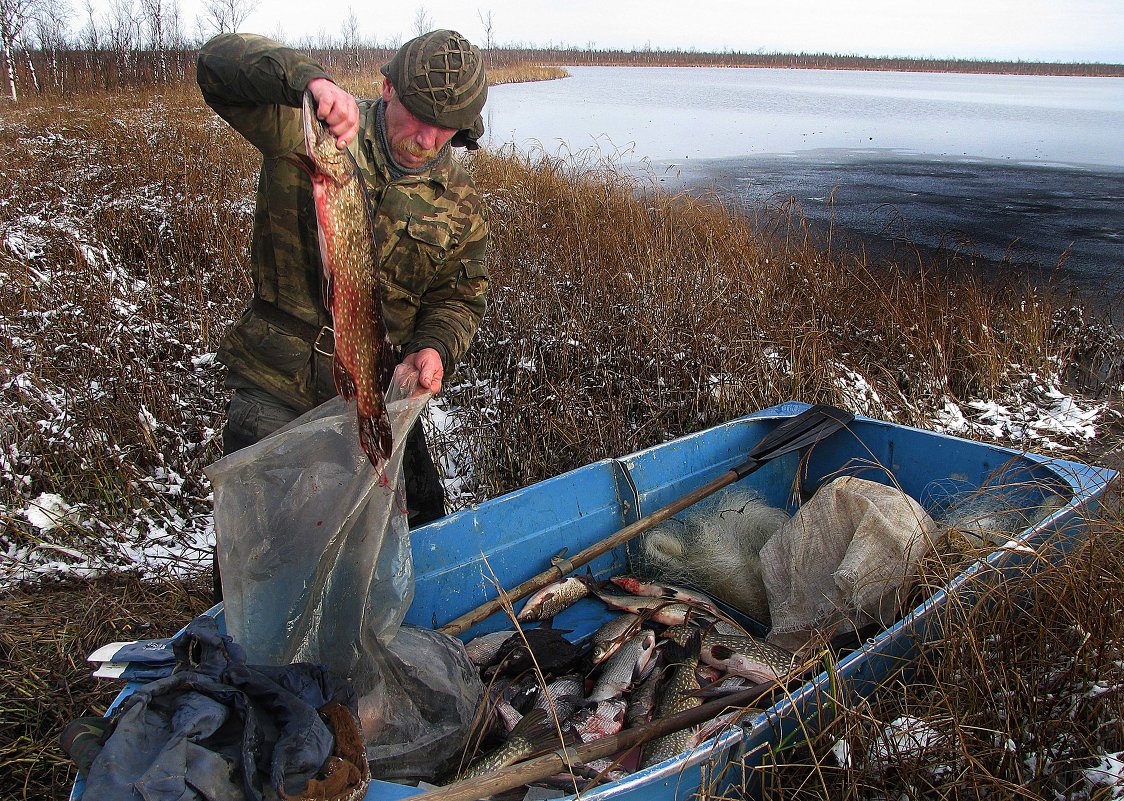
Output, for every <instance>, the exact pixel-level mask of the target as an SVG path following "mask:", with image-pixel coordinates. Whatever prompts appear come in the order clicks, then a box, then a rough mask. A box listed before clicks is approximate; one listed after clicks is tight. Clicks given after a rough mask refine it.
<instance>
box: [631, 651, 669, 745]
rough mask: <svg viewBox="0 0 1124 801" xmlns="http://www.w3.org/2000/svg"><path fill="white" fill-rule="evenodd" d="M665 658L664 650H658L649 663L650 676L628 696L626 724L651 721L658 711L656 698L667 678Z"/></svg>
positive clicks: (636, 724) (640, 723) (633, 724)
mask: <svg viewBox="0 0 1124 801" xmlns="http://www.w3.org/2000/svg"><path fill="white" fill-rule="evenodd" d="M663 658H664V657H663V652H662V651H659V650H657V651H656V655H655V656H654V657H652V662H651V664H650V665H649V667H650V668H651V670H650V671H649V672H648V676H647V677H646V678H645V679H643V680H642V681H641V682H640V683H639V684H638V685H636V688H635V689H634V690H633V691H632V693H631V694H629V696H628V710H627V711H626V712H625V724H626V725H628V726H629V727H630V728H631V727H634V726H640V725H643V724H645V723H648V722H650V721H651V720H652V715H654V714H655V712H656V699H657V698H658V696H659V691H660V687H662V686H663V682H664V678H665V671H664V666H663Z"/></svg>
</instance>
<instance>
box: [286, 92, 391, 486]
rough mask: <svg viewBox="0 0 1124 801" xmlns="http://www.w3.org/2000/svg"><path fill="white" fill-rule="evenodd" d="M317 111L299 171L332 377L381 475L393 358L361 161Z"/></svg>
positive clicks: (311, 107) (310, 102) (305, 112)
mask: <svg viewBox="0 0 1124 801" xmlns="http://www.w3.org/2000/svg"><path fill="white" fill-rule="evenodd" d="M315 104H316V101H315V100H314V99H313V97H312V94H311V93H310V92H305V94H304V103H303V106H302V109H301V120H302V123H303V125H304V142H305V148H306V149H307V151H308V159H307V163H306V162H305V160H303V159H302V160H299V163H300V164H301V165H302V166H303V168H304V169H305V170H306V171H307V172H308V174H309V175H310V176H311V178H312V197H313V200H314V201H315V204H316V223H317V228H318V229H319V238H320V255H321V261H322V262H323V265H324V278H325V287H326V289H325V305H327V307H328V308H329V309H330V310H331V312H332V327H333V329H334V332H335V337H334V338H335V357H334V359H333V377H334V379H335V383H336V390H337V391H338V392H339V393H340V395H342V396H343V397H344V399H345V400H349V401H350V400H352V399H353V398H354V399H355V406H356V409H357V412H358V416H359V445H360V447H362V448H363V452H364V453H366V454H367V458H368V459H370V460H371V464H373V465H374V466H375V468H376V469H378V468H379V467H380V465H381V464H382V463H384V462H385V461H386V459H387V458H388V457H389V456H390V452H391V450H392V447H393V443H392V441H391V430H390V418H389V417H388V415H387V413H386V406H385V404H384V402H383V391H384V389H385V387H386V386H388V384H389V382H390V376H391V373H392V372H393V370H394V356H393V352H392V350H391V345H390V341H389V340H388V339H387V335H386V323H385V322H384V321H383V317H382V295H381V292H380V291H379V268H378V264H377V263H376V260H375V236H374V227H373V225H372V220H371V209H370V201H369V199H368V197H367V189H366V186H365V185H364V183H363V177H362V175H361V174H360V172H359V167H358V166H357V165H356V163H355V157H354V156H352V154H351V153H350V152H349V151H348V150H346V149H342V150H341V149H340V148H339V147H337V145H336V137H335V136H333V135H332V133H331V132H330V131H329V130H328V127H327V126H326V125H325V124H324V123H323V122H321V121H320V120H319V119H318V118H317V117H316V107H315ZM294 161H296V160H294Z"/></svg>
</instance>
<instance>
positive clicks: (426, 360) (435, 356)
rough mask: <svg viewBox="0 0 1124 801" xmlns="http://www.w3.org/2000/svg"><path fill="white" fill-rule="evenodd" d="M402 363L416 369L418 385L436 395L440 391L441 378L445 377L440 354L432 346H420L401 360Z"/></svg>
mask: <svg viewBox="0 0 1124 801" xmlns="http://www.w3.org/2000/svg"><path fill="white" fill-rule="evenodd" d="M402 364H405V365H407V366H409V367H411V368H412V369H414V370H417V371H418V386H419V387H420V388H421V389H424V390H425V391H426V392H429V393H432V394H433V395H436V394H437V393H438V392H440V391H441V379H443V378H444V377H445V367H444V365H443V364H441V355H440V354H439V353H438V352H437V351H435V350H434V349H433V348H422V349H421V350H419V351H418V352H417V353H411V354H409V355H408V356H407V357H406V358H404V359H403V360H402Z"/></svg>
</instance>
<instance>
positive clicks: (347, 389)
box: [332, 359, 357, 400]
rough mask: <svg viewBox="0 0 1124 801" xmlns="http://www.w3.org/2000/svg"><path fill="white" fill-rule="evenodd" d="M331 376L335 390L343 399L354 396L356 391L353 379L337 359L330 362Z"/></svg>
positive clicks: (349, 398) (350, 398)
mask: <svg viewBox="0 0 1124 801" xmlns="http://www.w3.org/2000/svg"><path fill="white" fill-rule="evenodd" d="M332 378H333V379H334V380H335V382H336V392H338V393H340V396H342V397H343V399H344V400H352V399H353V398H354V397H355V395H356V392H357V390H356V387H355V379H354V378H352V377H351V373H349V372H347V368H346V367H344V366H343V363H342V362H340V360H339V359H336V360H335V362H333V364H332Z"/></svg>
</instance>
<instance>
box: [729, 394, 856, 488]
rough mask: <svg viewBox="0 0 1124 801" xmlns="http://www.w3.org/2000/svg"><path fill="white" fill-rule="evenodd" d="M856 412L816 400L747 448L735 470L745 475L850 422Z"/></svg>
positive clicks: (820, 438) (740, 476)
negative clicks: (814, 403)
mask: <svg viewBox="0 0 1124 801" xmlns="http://www.w3.org/2000/svg"><path fill="white" fill-rule="evenodd" d="M854 419H855V416H854V415H853V414H851V413H850V412H848V411H847V410H846V409H840V408H838V407H836V406H830V405H828V404H826V403H818V404H816V405H815V406H811V407H809V408H807V409H805V410H804V411H802V412H801V413H800V414H798V415H796V416H795V417H790V418H789V419H788V420H785V421H784V422H783V423H781V424H780V425H778V426H777V427H776V428H774V429H773V430H772V431H770V432H769V433H768V434H767V435H766V436H765V437H764V439H762V440H761V441H760V442H758V443H757V445H756V446H754V448H753V450H752V451H750V452H749V458H748V459H747V460H746V461H745V462H744V463H743V464H741V465H739V466H738V467H736V468H734V472H736V473H737V474H738V478H745V477H746V476H748V475H749V474H750V473H752V472H753V471H754V470H756V469H757V468H759V467H761V466H762V465H763V464H765V462H767V461H769V460H770V459H775V458H777V457H778V456H784V455H785V454H787V453H793V452H794V451H798V450H801V449H802V448H806V447H808V446H809V445H813V444H815V443H817V442H819V441H820V440H822V439H825V438H827V437H829V436H831V435H832V434H834V433H835V432H836V431H838V430H839V429H841V428H843V427H844V426H847V425H850V423H851V422H852V421H853V420H854Z"/></svg>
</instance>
